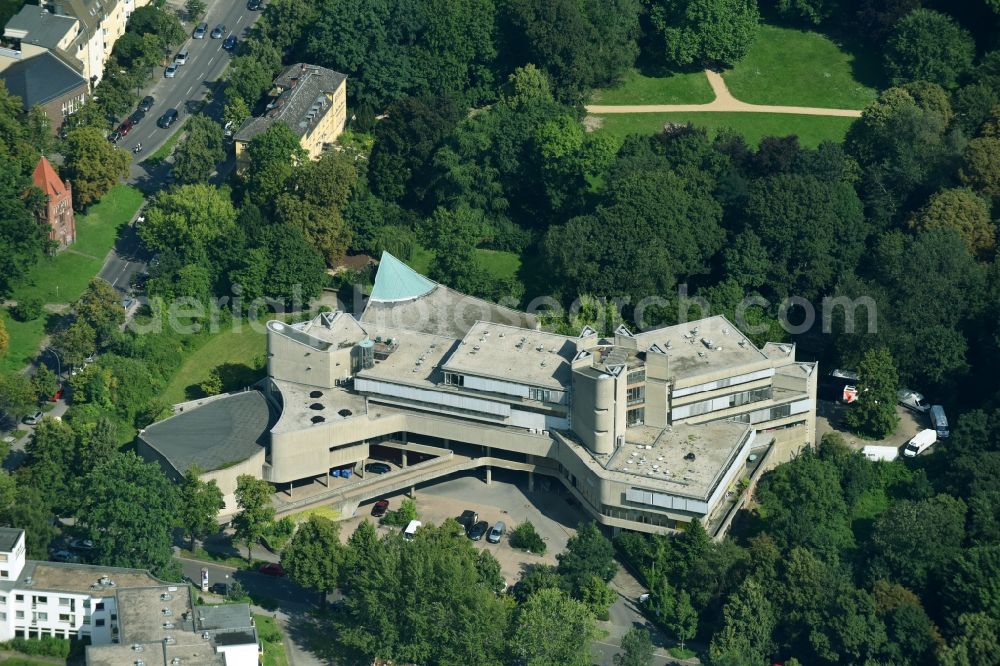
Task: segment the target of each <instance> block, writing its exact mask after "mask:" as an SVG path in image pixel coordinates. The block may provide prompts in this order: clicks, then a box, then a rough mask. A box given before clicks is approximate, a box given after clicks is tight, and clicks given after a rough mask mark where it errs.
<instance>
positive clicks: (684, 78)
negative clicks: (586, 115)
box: [590, 69, 715, 104]
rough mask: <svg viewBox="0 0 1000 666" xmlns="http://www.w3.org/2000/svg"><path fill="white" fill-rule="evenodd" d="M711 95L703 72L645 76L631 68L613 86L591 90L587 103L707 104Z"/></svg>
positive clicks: (713, 96)
mask: <svg viewBox="0 0 1000 666" xmlns="http://www.w3.org/2000/svg"><path fill="white" fill-rule="evenodd" d="M713 99H715V95H713V94H712V87H711V86H710V85H709V84H708V79H707V78H705V74H704V72H691V73H689V74H672V75H670V76H646V75H644V74H642V73H641V72H639V70H636V69H632V70H630V71H629V72H628V74H626V75H625V78H624V79H622V81H621V82H619V83H618V84H617V85H616V86H614V87H611V88H604V89H601V90H597V91H595V92H594V95H593V96H592V97H591V99H590V103H591V104H707V103H709V102H711V101H712V100H713Z"/></svg>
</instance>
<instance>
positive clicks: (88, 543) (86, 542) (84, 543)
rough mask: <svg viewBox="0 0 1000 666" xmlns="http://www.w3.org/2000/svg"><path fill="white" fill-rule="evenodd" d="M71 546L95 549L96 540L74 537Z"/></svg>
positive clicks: (81, 548) (73, 547)
mask: <svg viewBox="0 0 1000 666" xmlns="http://www.w3.org/2000/svg"><path fill="white" fill-rule="evenodd" d="M69 547H70V548H72V549H74V550H93V549H94V542H93V541H92V540H90V539H73V540H72V541H70V542H69Z"/></svg>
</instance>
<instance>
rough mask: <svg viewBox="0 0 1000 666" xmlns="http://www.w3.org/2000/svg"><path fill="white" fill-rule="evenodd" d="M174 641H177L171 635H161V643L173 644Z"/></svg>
mask: <svg viewBox="0 0 1000 666" xmlns="http://www.w3.org/2000/svg"><path fill="white" fill-rule="evenodd" d="M176 642H177V639H176V638H174V637H173V636H164V637H163V644H164V645H173V644H174V643H176Z"/></svg>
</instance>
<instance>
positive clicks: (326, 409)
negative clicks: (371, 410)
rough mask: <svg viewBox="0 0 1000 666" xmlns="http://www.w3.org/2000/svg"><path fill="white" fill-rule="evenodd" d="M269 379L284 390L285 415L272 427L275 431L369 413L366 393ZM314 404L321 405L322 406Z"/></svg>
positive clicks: (283, 412)
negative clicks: (318, 407)
mask: <svg viewBox="0 0 1000 666" xmlns="http://www.w3.org/2000/svg"><path fill="white" fill-rule="evenodd" d="M269 381H270V382H271V383H272V384H273V385H274V387H275V388H276V389H277V390H278V392H280V393H281V404H282V410H281V416H280V417H279V418H278V421H277V423H275V424H274V426H273V427H272V428H271V432H272V433H284V432H296V431H299V430H305V429H306V428H309V427H310V426H320V425H324V424H326V425H329V424H330V423H336V422H337V421H343V420H346V419H352V418H358V417H363V416H366V415H367V414H368V409H367V405H366V404H365V398H364V396H361V395H358V394H356V393H352V392H350V391H348V390H346V389H343V388H339V387H335V388H318V387H316V386H306V385H304V384H295V383H292V382H286V381H281V380H279V379H271V380H269ZM313 405H320V406H321V409H316V408H314V407H313ZM316 419H318V420H316Z"/></svg>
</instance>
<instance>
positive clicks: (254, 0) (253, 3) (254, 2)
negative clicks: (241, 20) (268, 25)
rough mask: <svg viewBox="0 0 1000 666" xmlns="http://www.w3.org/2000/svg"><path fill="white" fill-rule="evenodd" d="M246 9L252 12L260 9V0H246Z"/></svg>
mask: <svg viewBox="0 0 1000 666" xmlns="http://www.w3.org/2000/svg"><path fill="white" fill-rule="evenodd" d="M247 9H249V10H250V11H252V12H256V11H258V10H260V0H247Z"/></svg>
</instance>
